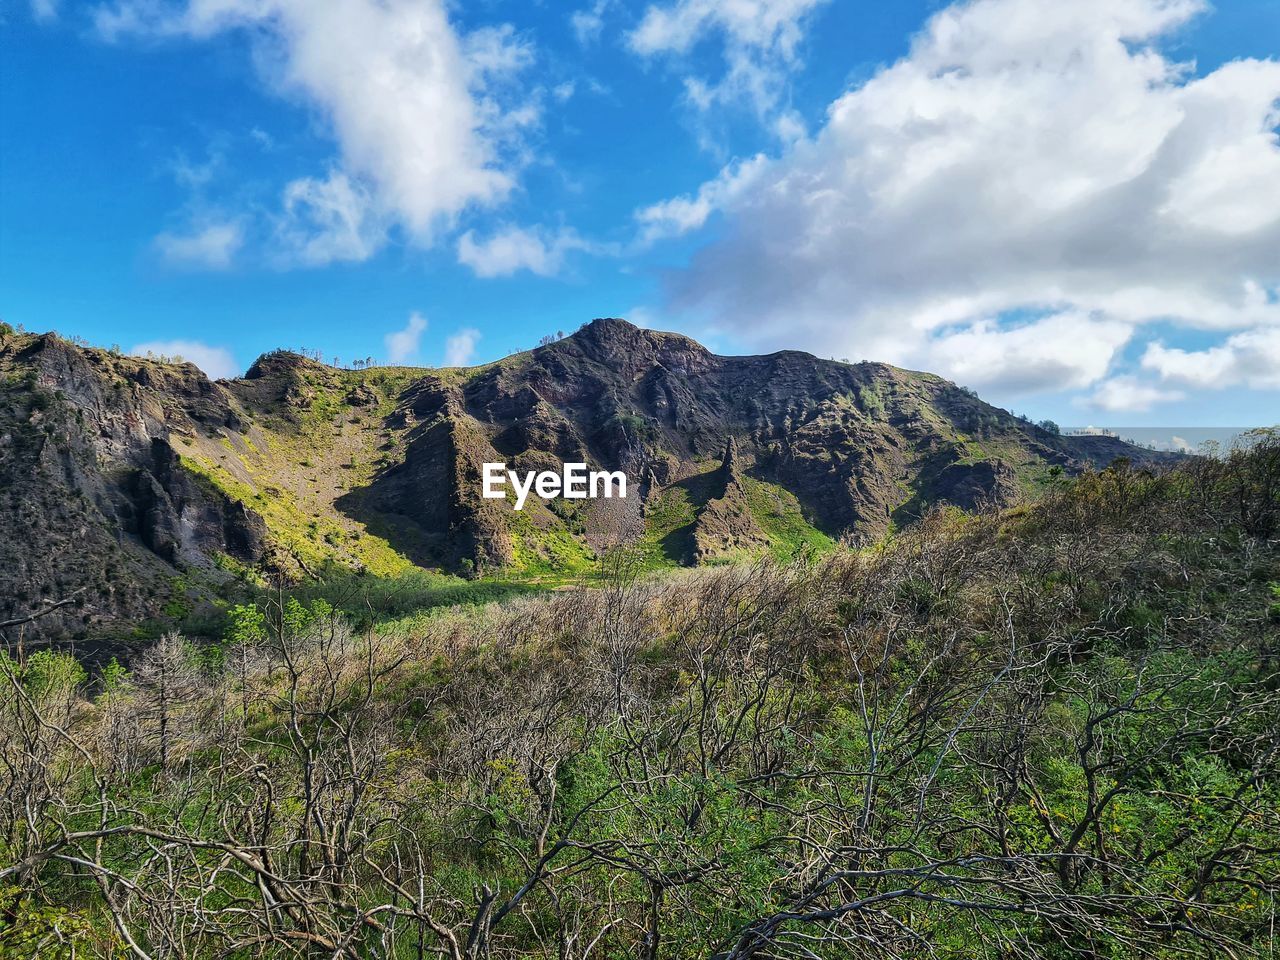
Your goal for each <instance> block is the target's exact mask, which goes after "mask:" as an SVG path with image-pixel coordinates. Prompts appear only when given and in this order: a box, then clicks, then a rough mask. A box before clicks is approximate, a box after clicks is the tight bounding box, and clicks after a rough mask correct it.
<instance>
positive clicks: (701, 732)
mask: <svg viewBox="0 0 1280 960" xmlns="http://www.w3.org/2000/svg"><path fill="white" fill-rule="evenodd" d="M747 495H748V496H750V497H759V496H763V495H772V494H770V492H769V491H767V490H765V489H762V488H756V487H751V486H748V487H747ZM777 508H778V519H777V520H776V523H777V524H778V529H780V530H786V529H789V528H788V526H787V524H788V523H789V521H788V520H787V518H788V516H790V515H791V508H790V507H789V505H788V503H786V502H778V504H777ZM663 509H664V511H666V513H664V514H663V516H665V517H666V520H664V523H668V525H670V526H672V529H678V527H677V526H676V524H677V522H678V521H679V520H680V518H681V516H683V514H682V512H681V511H682V508H681V506H680V504H678V503H675V502H671V503H668V504H667V505H666V506H665V507H664V508H663ZM668 514H669V515H668ZM1277 536H1280V440H1277V438H1276V437H1275V436H1274V435H1273V436H1271V437H1267V438H1262V439H1260V441H1259V442H1258V443H1257V444H1255V445H1254V447H1253V448H1252V449H1251V450H1249V451H1237V452H1235V453H1233V454H1231V455H1230V456H1228V457H1224V458H1222V459H1218V460H1213V459H1197V460H1192V461H1188V462H1187V463H1186V464H1184V465H1183V466H1181V467H1180V468H1178V469H1176V470H1173V471H1169V472H1149V471H1146V470H1140V469H1136V468H1134V467H1132V466H1130V465H1127V464H1124V463H1121V464H1117V465H1116V466H1114V467H1112V468H1110V469H1107V470H1104V471H1102V472H1098V473H1086V474H1084V475H1083V476H1081V477H1080V478H1078V479H1077V480H1075V481H1073V482H1071V483H1062V484H1055V485H1052V486H1051V487H1049V488H1048V489H1047V490H1046V492H1045V494H1044V496H1043V498H1042V499H1041V500H1040V502H1038V503H1037V504H1035V505H1033V506H1030V507H1022V508H1016V509H1014V510H1011V511H1003V512H1002V511H996V510H988V511H981V512H978V513H977V514H974V515H969V514H964V513H961V512H959V511H956V510H954V509H950V508H941V509H932V510H929V511H927V512H925V513H924V515H923V517H922V518H921V519H920V521H919V522H917V523H915V524H913V525H912V526H910V527H908V528H906V529H903V530H901V531H899V532H897V533H895V534H894V535H893V536H891V537H889V538H887V539H886V540H884V541H883V542H881V543H880V544H878V545H877V546H875V547H873V548H867V549H863V550H859V551H853V550H849V549H846V548H837V549H832V550H829V551H828V552H826V553H825V554H822V555H821V556H817V557H814V556H811V555H807V553H806V551H804V550H797V551H795V553H797V554H799V558H798V559H796V560H794V561H791V562H788V563H783V562H779V561H778V560H776V559H775V558H772V557H765V558H762V559H760V560H758V561H756V562H754V563H752V564H750V565H737V566H725V567H716V568H711V569H704V570H692V571H682V572H677V573H666V574H664V575H663V576H660V577H653V576H648V575H644V573H643V571H644V568H645V566H646V564H647V563H648V561H647V559H646V557H645V555H644V553H643V550H638V551H633V552H629V553H615V554H613V555H611V556H610V557H608V558H607V560H606V562H605V568H606V569H605V573H604V575H603V576H602V577H601V579H600V581H599V582H598V584H597V585H595V586H594V587H593V588H591V589H581V590H576V591H571V592H563V593H556V594H545V595H541V596H528V597H514V598H507V599H505V600H503V602H501V603H495V604H490V605H487V606H474V605H472V606H449V607H436V608H434V609H433V610H432V611H431V612H430V614H429V615H422V616H415V615H413V610H411V609H409V608H408V607H399V608H397V607H396V606H395V604H396V603H397V602H399V601H398V600H397V599H396V596H395V595H394V594H391V595H388V594H379V593H378V592H377V591H376V590H375V591H371V592H367V593H365V594H364V597H363V601H364V603H363V608H364V610H363V612H362V609H361V600H360V597H361V594H360V592H359V589H358V586H359V578H357V579H356V580H353V581H351V582H349V583H346V584H342V585H339V586H332V587H328V588H313V589H312V592H310V593H303V594H297V593H291V592H289V591H286V590H283V589H281V590H278V591H275V592H272V593H269V594H267V595H266V596H265V597H264V598H263V599H262V600H260V601H259V602H257V603H246V604H242V605H240V606H238V607H236V608H235V609H233V610H232V611H231V612H230V614H229V617H228V622H227V624H226V628H225V630H224V635H223V637H222V640H221V642H219V643H217V644H212V645H196V644H193V643H191V642H189V641H187V640H184V639H183V638H182V637H180V636H176V635H171V636H167V637H165V638H163V639H162V640H161V641H159V642H158V643H156V644H154V645H153V646H152V647H151V648H150V649H148V650H147V651H146V652H145V653H144V654H142V655H140V656H138V657H136V658H134V659H133V660H131V661H130V662H129V663H127V664H126V665H125V666H124V667H120V666H114V665H113V666H112V667H110V668H108V669H107V670H105V671H104V672H102V673H101V675H99V676H95V677H94V678H92V679H90V678H89V677H87V676H86V674H85V672H84V671H83V669H82V668H81V667H80V665H79V664H78V663H77V662H76V661H75V660H74V659H73V658H71V657H70V656H66V655H60V654H56V653H52V652H49V651H47V650H41V651H38V652H32V651H21V650H18V649H11V650H10V653H9V655H8V656H7V657H6V658H4V659H3V661H0V955H3V956H5V957H68V958H69V957H104V958H105V957H111V958H117V957H118V958H126V957H131V958H137V960H142V958H157V960H158V958H161V957H163V958H191V960H195V958H223V957H227V958H301V957H307V958H311V957H331V958H356V957H384V958H422V957H447V958H450V960H479V958H534V957H537V958H544V957H556V958H564V960H586V958H623V957H627V958H630V957H644V958H651V960H656V958H683V957H717V958H723V960H731V958H732V960H745V958H748V957H755V958H781V957H786V958H797V960H799V958H806V960H814V958H824V960H825V958H832V960H835V958H843V957H854V956H856V957H868V958H899V957H937V958H969V957H987V958H992V960H994V958H1002V960H1003V958H1033V957H1034V958H1068V957H1079V958H1091V960H1092V958H1109V960H1112V958H1130V957H1133V958H1173V957H1203V958H1211V957H1213V958H1216V957H1236V958H1256V960H1262V958H1270V957H1272V956H1274V952H1275V947H1276V934H1277V931H1276V924H1277V915H1276V903H1275V897H1276V894H1277V892H1280V889H1278V888H1280V769H1278V761H1280V678H1278V676H1277V666H1278V662H1280V552H1278V550H1277V547H1278V546H1280V544H1278V543H1277V539H1276V538H1277ZM796 539H797V543H798V545H799V546H803V545H804V543H803V541H804V538H803V537H797V538H796ZM371 582H378V581H371ZM436 586H437V582H436V581H430V582H427V581H424V582H423V583H422V584H420V585H419V589H420V590H423V591H428V592H429V591H430V590H433V589H435V588H436ZM325 590H328V591H329V592H324V591H325ZM384 614H385V616H384ZM406 616H407V619H406ZM388 621H393V622H391V623H388Z"/></svg>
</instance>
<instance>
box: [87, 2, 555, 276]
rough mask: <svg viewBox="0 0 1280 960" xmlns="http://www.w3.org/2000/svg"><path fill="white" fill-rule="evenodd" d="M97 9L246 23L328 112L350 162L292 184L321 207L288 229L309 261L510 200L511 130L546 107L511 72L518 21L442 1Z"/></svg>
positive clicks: (151, 31)
mask: <svg viewBox="0 0 1280 960" xmlns="http://www.w3.org/2000/svg"><path fill="white" fill-rule="evenodd" d="M95 20H96V24H97V29H98V32H99V33H100V35H102V36H103V37H105V38H108V39H115V38H118V37H121V36H126V35H131V34H142V35H150V36H181V37H187V38H194V39H207V38H210V37H213V36H215V35H217V34H220V33H223V32H226V31H231V30H242V31H244V32H246V33H247V34H248V35H249V36H250V37H251V38H252V39H253V40H254V41H255V44H256V53H257V56H256V58H255V60H256V62H257V64H258V65H259V68H260V72H261V73H262V75H263V77H264V79H265V80H266V82H267V83H268V85H269V86H270V87H271V88H272V89H273V90H274V91H276V92H278V93H280V94H282V95H284V96H287V97H290V98H294V99H297V100H299V101H301V102H303V103H305V104H307V105H309V106H310V107H312V108H314V109H315V110H317V111H318V113H319V114H320V116H321V117H322V118H323V120H324V122H325V125H326V127H327V128H328V130H329V131H331V133H332V135H333V137H334V139H335V140H336V142H337V145H338V149H339V154H340V159H341V164H340V167H339V169H337V170H336V171H334V172H333V173H331V174H329V176H328V177H327V178H326V179H324V180H318V179H315V178H313V177H304V178H301V179H299V180H295V181H294V182H293V183H291V184H290V185H289V187H288V188H287V190H286V195H285V204H286V206H287V207H288V206H289V205H290V203H293V204H294V209H295V210H296V209H297V204H299V203H303V202H305V203H306V204H307V205H308V207H309V209H311V210H312V211H314V210H316V209H320V210H323V211H324V214H323V215H322V216H321V217H320V221H319V222H318V223H309V221H307V220H306V218H303V219H302V221H300V222H299V223H297V224H295V229H294V230H292V231H287V232H286V234H285V235H286V236H289V237H291V238H293V239H295V240H298V241H299V243H300V245H301V249H300V252H299V259H301V260H302V261H303V262H307V263H321V262H326V261H325V259H324V258H325V255H326V254H331V259H360V258H363V257H367V256H369V255H370V254H371V253H372V252H374V251H375V250H376V249H377V247H378V246H379V245H380V244H381V243H382V242H383V240H384V239H385V237H386V231H385V229H377V230H366V229H364V226H365V225H368V224H374V223H377V224H380V225H383V226H384V227H385V225H387V224H390V223H395V224H396V225H397V226H399V227H401V228H403V229H404V230H405V231H406V233H407V234H408V236H409V237H410V238H411V239H412V240H413V241H415V242H417V243H420V244H423V245H428V244H430V243H432V242H433V240H434V238H435V237H436V236H437V235H438V233H439V231H440V230H441V229H442V228H444V227H448V226H449V225H451V224H452V222H453V220H454V218H456V217H457V216H458V215H459V214H460V213H461V212H462V211H464V210H466V209H468V208H470V207H490V206H493V205H495V204H498V203H500V202H501V201H502V200H503V199H504V198H505V197H506V196H507V194H508V193H509V192H510V191H511V189H512V187H513V186H514V183H515V179H514V177H515V173H516V170H515V168H516V166H518V162H519V160H518V157H519V154H520V151H519V149H518V145H516V144H513V142H512V138H513V137H514V136H516V133H517V131H518V130H519V129H521V128H525V127H527V126H528V125H529V124H530V123H532V122H534V121H536V117H537V113H536V108H534V107H531V106H530V104H528V103H526V102H523V101H522V97H521V94H520V91H519V90H517V89H516V88H515V86H514V84H511V83H509V82H508V81H510V79H511V78H512V75H513V74H514V73H515V72H517V71H519V70H521V69H523V68H524V67H525V66H527V65H528V63H529V62H530V60H531V58H532V52H531V49H530V48H529V47H528V46H527V45H526V44H524V43H523V42H521V41H520V40H519V39H518V38H517V37H516V36H515V35H514V33H513V31H512V30H511V29H510V28H509V27H487V28H483V29H481V30H478V31H475V32H474V33H471V34H468V35H459V33H458V32H457V31H456V30H455V28H454V26H453V25H452V24H451V23H450V22H449V18H448V14H447V5H446V3H445V2H444V0H331V2H325V3H318V2H314V0H183V2H166V0H116V2H115V3H114V4H112V5H110V6H102V7H99V8H98V9H97V11H96V15H95ZM337 193H342V194H343V196H342V197H341V198H340V199H339V198H336V197H335V194H337ZM300 197H301V199H299V198H300ZM335 204H337V205H338V206H340V207H341V209H340V210H339V209H337V208H336V207H335ZM357 207H358V209H357ZM286 216H288V214H286ZM326 218H328V219H326ZM308 223H309V225H310V226H311V227H313V228H316V230H317V233H316V238H315V239H316V242H314V243H312V242H311V240H310V239H307V238H306V237H305V236H304V235H302V234H301V231H302V229H303V227H304V225H308ZM353 225H359V226H357V227H355V228H354V229H353ZM326 226H327V227H329V228H332V230H331V231H330V230H326ZM334 231H336V236H332V235H329V234H330V233H331V232H334Z"/></svg>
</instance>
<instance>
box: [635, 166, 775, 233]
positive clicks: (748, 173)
mask: <svg viewBox="0 0 1280 960" xmlns="http://www.w3.org/2000/svg"><path fill="white" fill-rule="evenodd" d="M766 169H768V160H767V158H766V157H765V156H764V154H757V155H756V156H754V157H752V158H750V159H749V160H741V161H735V162H734V163H732V164H730V165H729V166H727V167H725V168H724V170H722V171H720V175H719V176H718V177H716V179H714V180H708V181H707V182H706V183H704V184H703V185H702V186H701V187H699V188H698V192H697V194H695V195H694V196H691V197H690V196H683V197H673V198H671V199H670V200H663V201H661V202H659V203H655V204H652V205H651V206H648V207H645V208H643V209H641V210H638V211H636V220H637V221H638V222H639V223H640V225H641V228H642V229H641V237H642V239H643V240H644V241H645V242H653V241H655V240H660V239H662V238H664V237H674V236H680V235H681V234H685V233H688V232H689V231H691V230H697V229H698V228H699V227H701V226H703V224H705V223H706V222H707V219H708V218H709V217H710V216H711V214H712V213H713V212H715V211H716V210H719V209H723V208H725V207H727V206H729V205H730V204H731V203H732V202H733V201H734V199H735V198H736V197H737V196H738V195H740V194H741V193H743V192H744V191H746V190H747V189H748V188H749V187H750V186H751V184H752V181H753V180H754V179H755V178H756V177H757V176H759V175H760V174H762V173H763V172H764V171H765V170H766Z"/></svg>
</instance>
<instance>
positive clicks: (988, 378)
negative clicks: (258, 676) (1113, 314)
mask: <svg viewBox="0 0 1280 960" xmlns="http://www.w3.org/2000/svg"><path fill="white" fill-rule="evenodd" d="M1132 335H1133V328H1132V327H1131V326H1130V325H1129V324H1126V323H1119V322H1117V321H1114V320H1107V319H1103V318H1099V317H1090V316H1083V315H1080V314H1075V313H1059V314H1053V315H1050V316H1047V317H1043V318H1041V319H1038V320H1035V321H1033V322H1031V323H1025V324H1022V325H1019V326H1015V327H1012V328H1002V327H1001V326H1000V325H999V324H997V323H995V322H994V321H991V320H979V321H977V322H975V323H972V324H969V325H968V326H965V327H962V328H960V329H958V330H954V331H948V332H946V333H944V334H942V335H941V336H938V337H936V338H934V339H932V340H930V341H929V342H928V344H927V347H926V351H927V353H926V360H925V363H924V366H926V367H928V368H929V369H930V370H945V371H946V372H947V373H948V375H950V376H951V377H952V378H953V379H955V380H956V381H958V382H959V383H962V384H964V385H965V386H969V387H975V388H992V389H995V390H997V391H999V392H1000V393H1001V394H1002V395H1016V394H1025V393H1035V392H1038V391H1042V390H1047V389H1048V390H1052V389H1058V390H1061V389H1078V388H1081V387H1087V386H1089V385H1090V384H1092V383H1096V382H1097V381H1098V380H1100V379H1102V378H1103V377H1104V376H1106V373H1107V370H1108V369H1109V368H1110V366H1111V363H1112V361H1113V360H1114V359H1115V357H1116V355H1117V353H1119V351H1120V349H1121V348H1122V347H1123V346H1124V345H1125V344H1126V343H1127V342H1128V341H1129V338H1130V337H1131V336H1132Z"/></svg>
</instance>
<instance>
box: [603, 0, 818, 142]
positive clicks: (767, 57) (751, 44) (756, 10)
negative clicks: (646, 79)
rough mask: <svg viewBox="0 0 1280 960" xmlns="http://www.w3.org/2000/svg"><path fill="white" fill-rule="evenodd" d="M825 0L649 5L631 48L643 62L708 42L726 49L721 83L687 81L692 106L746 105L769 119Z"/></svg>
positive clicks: (687, 0) (679, 0)
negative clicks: (808, 27) (807, 28)
mask: <svg viewBox="0 0 1280 960" xmlns="http://www.w3.org/2000/svg"><path fill="white" fill-rule="evenodd" d="M825 2H826V0H734V2H728V3H727V2H724V0H674V2H671V3H668V4H666V5H665V6H664V5H659V4H652V5H650V6H649V7H648V8H647V9H646V10H645V13H644V16H643V18H642V19H641V21H640V23H639V25H638V26H637V27H636V29H635V30H634V31H632V32H631V33H630V34H629V35H628V37H627V42H628V45H629V46H630V47H631V49H632V51H633V52H635V53H637V54H639V55H641V56H644V57H655V56H683V55H686V54H688V53H690V52H691V51H692V50H693V48H694V47H695V46H696V45H697V44H699V43H700V42H702V41H703V40H705V39H706V38H708V37H711V36H715V37H718V38H719V39H720V40H721V42H722V43H723V50H724V60H725V73H724V76H723V77H721V78H720V79H719V80H717V81H714V82H712V81H707V80H704V79H701V78H698V77H688V78H687V79H686V81H685V93H686V96H687V98H688V100H689V102H690V103H692V104H693V105H694V106H696V107H697V108H698V109H700V110H703V111H706V110H710V109H711V108H712V107H714V106H717V105H720V106H729V107H732V106H735V105H737V104H740V103H743V102H747V103H750V104H751V105H752V106H753V107H754V109H755V110H756V112H757V113H758V114H759V115H761V116H765V115H768V114H770V113H772V112H773V111H774V110H775V109H776V108H777V106H778V103H779V101H780V99H781V94H782V91H783V88H784V84H785V78H786V75H787V73H788V72H790V71H791V70H793V69H795V68H796V67H797V66H798V64H799V58H798V56H797V47H798V46H799V43H800V40H801V39H802V38H803V36H804V25H805V21H806V20H807V19H808V17H809V16H810V15H811V14H812V13H813V12H814V11H815V10H816V9H817V8H818V7H820V6H821V5H822V4H823V3H825ZM789 122H791V123H793V122H794V121H789Z"/></svg>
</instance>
